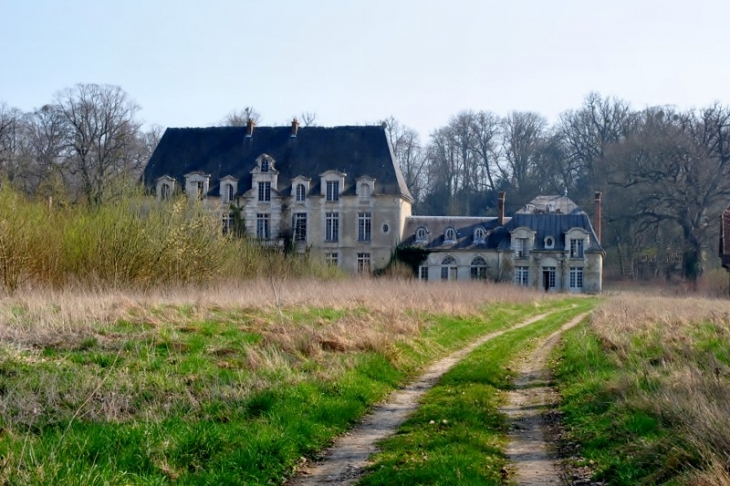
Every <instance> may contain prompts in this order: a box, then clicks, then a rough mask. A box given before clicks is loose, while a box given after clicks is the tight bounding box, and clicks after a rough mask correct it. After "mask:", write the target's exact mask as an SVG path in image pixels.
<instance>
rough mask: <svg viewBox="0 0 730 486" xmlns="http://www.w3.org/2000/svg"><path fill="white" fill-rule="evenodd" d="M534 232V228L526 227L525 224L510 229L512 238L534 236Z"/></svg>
mask: <svg viewBox="0 0 730 486" xmlns="http://www.w3.org/2000/svg"><path fill="white" fill-rule="evenodd" d="M535 233H536V231H535V230H533V229H531V228H528V227H527V226H519V227H517V228H515V229H513V230H512V231H510V235H512V238H535Z"/></svg>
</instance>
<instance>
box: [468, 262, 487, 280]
mask: <svg viewBox="0 0 730 486" xmlns="http://www.w3.org/2000/svg"><path fill="white" fill-rule="evenodd" d="M471 278H472V280H486V279H487V261H486V260H485V259H484V258H482V257H480V256H478V257H475V258H474V259H473V260H472V261H471Z"/></svg>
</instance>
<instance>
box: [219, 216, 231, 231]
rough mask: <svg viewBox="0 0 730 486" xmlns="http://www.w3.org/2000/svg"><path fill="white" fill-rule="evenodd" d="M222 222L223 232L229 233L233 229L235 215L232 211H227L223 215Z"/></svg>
mask: <svg viewBox="0 0 730 486" xmlns="http://www.w3.org/2000/svg"><path fill="white" fill-rule="evenodd" d="M221 223H222V229H223V234H224V235H227V234H228V233H230V232H231V230H233V215H232V214H231V213H226V214H224V215H223V216H222V217H221Z"/></svg>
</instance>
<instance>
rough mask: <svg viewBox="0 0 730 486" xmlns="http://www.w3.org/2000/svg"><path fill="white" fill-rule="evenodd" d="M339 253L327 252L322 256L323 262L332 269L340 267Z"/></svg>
mask: <svg viewBox="0 0 730 486" xmlns="http://www.w3.org/2000/svg"><path fill="white" fill-rule="evenodd" d="M339 256H340V255H339V253H338V252H336V251H328V252H326V253H325V254H324V262H325V264H327V265H330V266H332V267H338V266H339V265H340V263H339V262H340V258H339Z"/></svg>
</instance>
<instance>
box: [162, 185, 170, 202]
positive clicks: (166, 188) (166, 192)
mask: <svg viewBox="0 0 730 486" xmlns="http://www.w3.org/2000/svg"><path fill="white" fill-rule="evenodd" d="M170 197H172V187H171V186H170V184H162V186H161V187H160V199H162V200H163V201H167V200H168V199H170Z"/></svg>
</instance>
